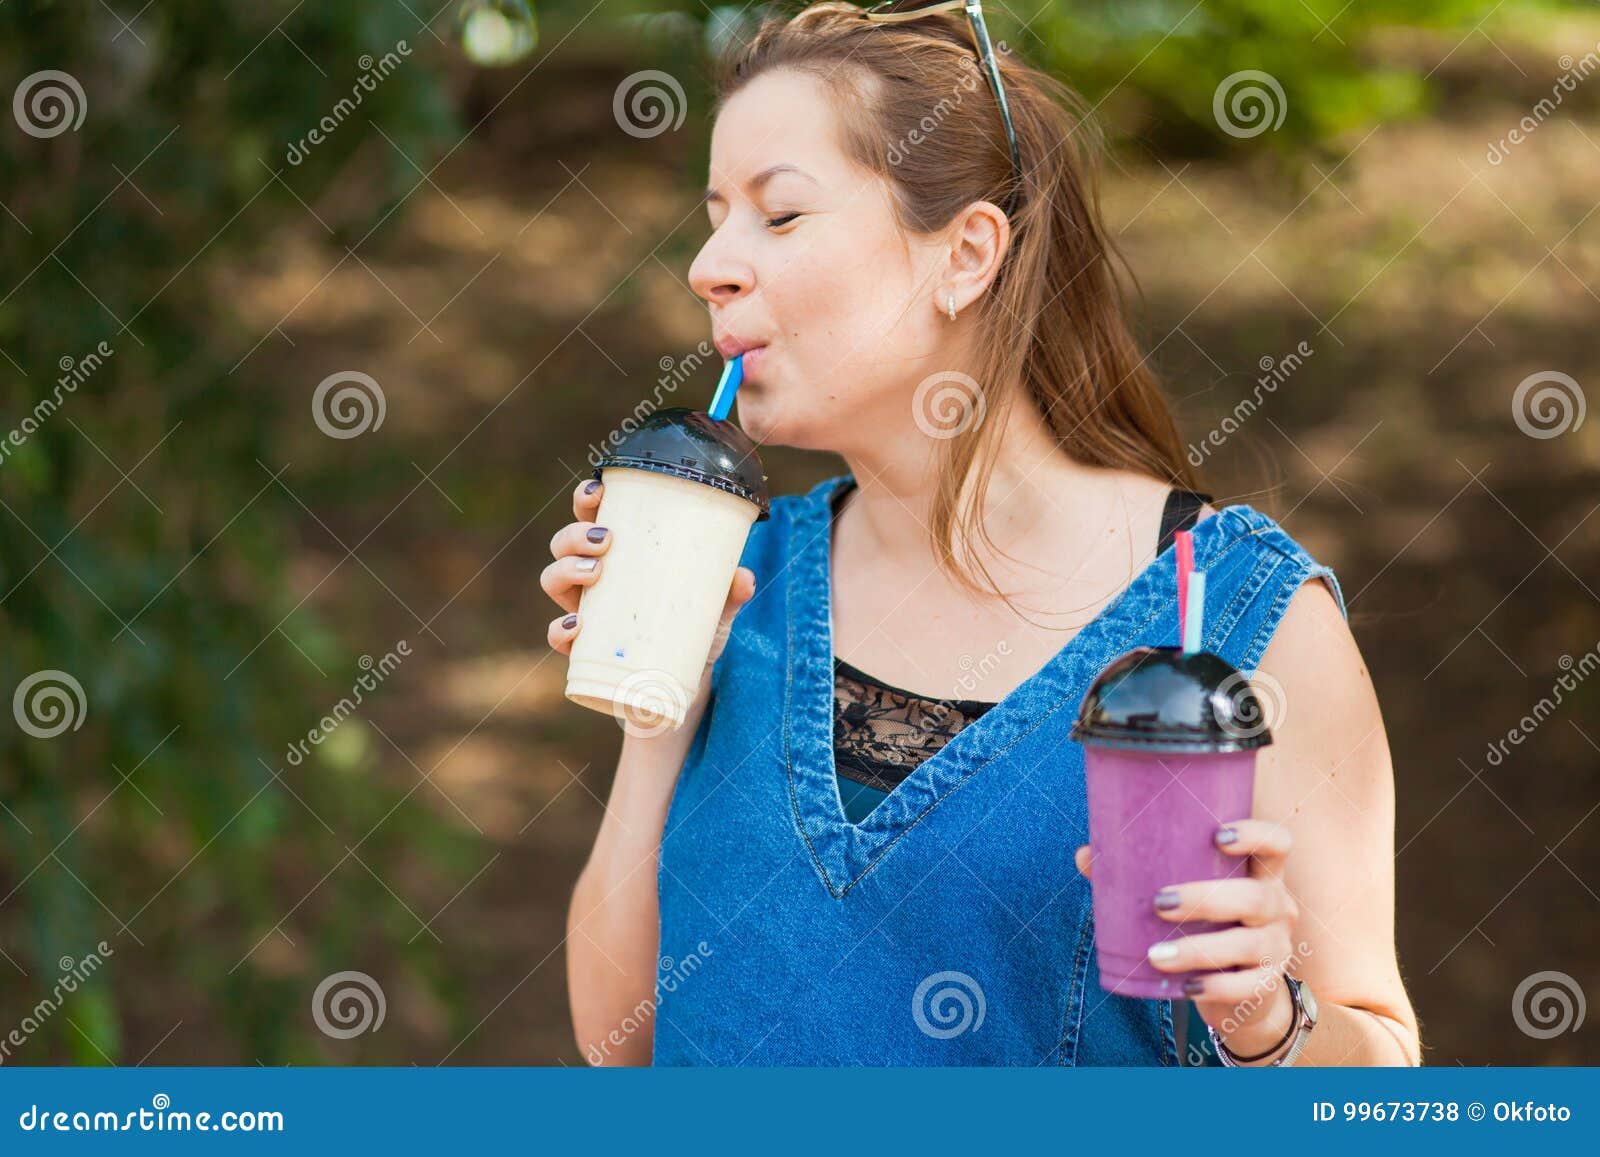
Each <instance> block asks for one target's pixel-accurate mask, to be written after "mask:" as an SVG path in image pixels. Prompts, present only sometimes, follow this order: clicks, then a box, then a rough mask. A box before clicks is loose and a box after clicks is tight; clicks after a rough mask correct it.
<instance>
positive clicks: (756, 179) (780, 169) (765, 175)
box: [700, 163, 818, 205]
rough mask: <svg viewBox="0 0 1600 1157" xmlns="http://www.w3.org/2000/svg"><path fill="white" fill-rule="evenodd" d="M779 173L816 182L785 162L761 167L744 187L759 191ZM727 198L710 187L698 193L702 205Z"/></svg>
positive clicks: (806, 173)
mask: <svg viewBox="0 0 1600 1157" xmlns="http://www.w3.org/2000/svg"><path fill="white" fill-rule="evenodd" d="M779 173H794V174H795V175H796V176H800V177H804V178H805V179H806V180H808V181H810V182H811V183H812V184H817V183H818V182H817V179H816V178H815V177H813V176H812V175H811V174H810V173H808V172H806V171H805V170H804V169H802V168H799V167H798V166H796V165H790V164H787V163H785V164H777V165H770V166H768V167H767V168H765V169H762V170H761V171H760V172H759V173H757V174H756V175H755V176H753V177H751V178H750V180H748V181H747V182H745V188H746V189H748V190H749V191H750V192H752V193H756V192H759V191H760V190H761V187H762V186H763V185H765V184H766V183H767V182H768V181H770V180H772V178H773V177H776V176H777V175H778V174H779ZM727 200H728V199H727V198H726V197H724V196H723V195H722V194H721V193H719V192H717V191H716V190H715V189H711V188H708V189H706V191H705V192H704V193H702V194H701V195H700V203H701V204H702V205H711V204H726V203H727Z"/></svg>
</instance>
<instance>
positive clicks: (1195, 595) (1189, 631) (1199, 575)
mask: <svg viewBox="0 0 1600 1157" xmlns="http://www.w3.org/2000/svg"><path fill="white" fill-rule="evenodd" d="M1188 595H1189V605H1188V607H1187V608H1186V609H1185V610H1184V614H1183V650H1184V653H1185V654H1188V655H1192V654H1193V653H1194V652H1196V651H1198V650H1199V649H1200V639H1201V636H1202V634H1203V632H1204V629H1205V628H1204V622H1203V618H1202V617H1203V616H1204V614H1205V609H1206V572H1205V571H1203V570H1197V571H1195V572H1194V573H1192V574H1191V575H1190V576H1189V590H1188Z"/></svg>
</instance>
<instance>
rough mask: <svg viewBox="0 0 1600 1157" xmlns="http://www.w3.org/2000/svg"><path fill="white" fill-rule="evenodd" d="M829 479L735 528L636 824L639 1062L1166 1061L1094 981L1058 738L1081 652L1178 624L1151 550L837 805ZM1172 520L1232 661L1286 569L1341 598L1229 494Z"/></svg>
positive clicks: (1147, 1032)
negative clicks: (681, 753)
mask: <svg viewBox="0 0 1600 1157" xmlns="http://www.w3.org/2000/svg"><path fill="white" fill-rule="evenodd" d="M849 481H851V476H850V475H848V474H843V475H837V476H835V477H833V478H829V479H827V480H825V481H823V482H820V483H818V484H817V485H816V486H814V487H813V488H812V489H811V490H810V491H808V492H807V493H805V494H802V495H786V496H783V497H780V498H777V499H775V500H774V501H773V503H772V517H771V519H770V520H769V521H764V522H758V523H756V524H755V526H754V527H753V528H752V530H751V534H750V538H749V540H748V542H747V543H746V546H745V550H744V553H743V556H742V558H741V563H742V564H743V565H745V566H748V567H750V568H751V569H752V570H753V571H754V572H755V574H756V581H757V589H756V595H755V597H754V598H753V599H752V600H751V601H750V603H748V604H747V605H746V606H745V607H744V608H743V609H742V610H741V611H740V613H739V615H738V617H737V619H735V621H734V627H733V632H732V634H731V635H730V636H729V639H728V643H727V647H726V648H725V650H724V652H723V654H722V656H721V657H720V658H719V659H718V660H717V663H716V665H715V666H714V668H713V669H712V690H711V698H710V700H709V703H708V705H707V708H706V713H705V715H704V716H703V717H702V719H701V722H700V726H699V728H698V730H697V731H696V733H695V736H694V739H693V742H692V744H691V746H690V749H689V753H688V756H687V758H686V759H685V762H684V766H683V769H682V772H681V774H680V776H679V779H678V783H677V786H676V789H675V791H674V794H673V798H672V804H671V807H670V809H669V811H668V815H667V821H666V829H665V834H664V836H663V838H662V842H661V857H660V865H659V872H658V886H659V895H660V904H661V947H660V959H659V960H658V972H657V984H656V1001H657V1005H656V1013H655V1017H654V1034H655V1063H657V1064H717V1065H883V1064H897V1065H917V1064H926V1065H1038V1064H1060V1065H1176V1064H1179V1063H1182V1062H1181V1061H1180V1058H1179V1056H1178V1046H1177V1040H1176V1037H1175V1034H1174V1031H1173V1002H1172V1001H1170V1000H1142V999H1137V998H1132V997H1123V996H1114V995H1111V994H1109V993H1106V992H1104V991H1102V990H1101V988H1100V984H1099V969H1098V966H1097V963H1096V960H1095V952H1094V922H1093V918H1092V912H1091V905H1090V892H1089V882H1088V881H1087V880H1085V879H1084V878H1083V877H1082V876H1081V875H1080V874H1079V872H1078V870H1077V867H1076V866H1075V864H1074V863H1073V851H1074V850H1075V849H1076V848H1077V847H1079V846H1080V845H1082V844H1084V843H1087V842H1088V804H1087V798H1086V795H1085V790H1084V774H1083V762H1084V761H1083V749H1082V747H1081V746H1080V745H1079V744H1077V743H1076V742H1075V741H1073V740H1072V739H1071V738H1070V737H1069V735H1068V729H1069V728H1070V727H1071V725H1072V723H1073V720H1074V718H1075V716H1076V713H1077V710H1078V706H1079V704H1080V702H1081V701H1082V699H1083V695H1084V693H1085V691H1086V690H1087V689H1088V686H1089V684H1090V683H1091V682H1092V681H1093V679H1094V677H1095V675H1096V674H1098V673H1099V672H1100V670H1101V669H1102V668H1104V667H1105V666H1106V664H1107V663H1109V662H1110V661H1111V660H1112V659H1114V658H1116V657H1117V656H1118V655H1120V654H1122V653H1123V652H1124V651H1126V650H1129V649H1130V648H1132V647H1135V646H1140V645H1150V646H1177V645H1179V642H1180V640H1179V637H1178V616H1177V579H1176V553H1175V548H1174V547H1168V548H1167V549H1166V550H1164V551H1163V552H1162V553H1161V554H1160V555H1159V556H1158V557H1157V558H1156V560H1155V561H1154V562H1153V563H1152V564H1151V565H1150V566H1148V567H1147V568H1146V569H1144V570H1143V571H1141V572H1140V573H1139V574H1138V575H1137V576H1135V577H1134V579H1133V580H1132V582H1131V583H1130V584H1129V585H1128V586H1127V587H1126V588H1125V589H1124V590H1123V591H1122V593H1121V594H1119V595H1118V596H1117V598H1116V599H1115V601H1113V602H1112V603H1111V604H1110V605H1109V606H1107V607H1106V608H1105V609H1104V610H1103V611H1102V612H1101V613H1100V614H1099V615H1098V616H1097V617H1096V618H1095V619H1094V620H1093V621H1091V622H1090V623H1089V624H1088V625H1087V626H1085V627H1084V628H1083V629H1082V630H1080V631H1079V632H1078V633H1077V634H1076V635H1074V636H1072V638H1071V639H1069V640H1068V642H1067V644H1066V646H1064V647H1063V648H1062V649H1061V650H1060V651H1059V652H1057V653H1056V654H1055V655H1054V656H1053V657H1052V658H1051V659H1050V660H1049V661H1048V662H1047V663H1046V664H1045V665H1044V666H1043V667H1042V668H1041V669H1040V670H1039V671H1037V672H1036V673H1035V674H1033V675H1032V676H1030V677H1029V678H1028V679H1026V680H1025V681H1024V682H1023V683H1022V684H1021V685H1020V686H1018V687H1017V688H1016V689H1015V690H1014V691H1012V692H1011V694H1009V695H1007V696H1006V697H1005V698H1004V699H1002V700H1001V702H1000V703H999V705H998V706H996V707H994V708H991V709H990V710H989V711H988V712H987V713H985V714H984V715H982V716H980V717H979V718H978V719H976V720H974V721H973V722H972V723H970V724H969V725H968V726H966V727H965V728H963V729H962V730H961V731H959V732H957V734H956V735H955V737H954V738H953V739H952V740H950V742H948V743H947V744H946V745H945V746H944V747H943V748H941V749H939V750H938V751H937V752H935V753H934V754H933V755H932V756H931V757H930V758H928V759H927V760H925V761H924V762H923V763H921V764H920V765H919V766H918V767H917V768H916V770H915V771H913V773H912V774H911V776H910V777H909V778H907V779H906V780H905V782H903V783H901V784H900V785H899V786H897V787H896V788H895V790H894V791H893V792H891V793H890V794H889V796H888V798H886V799H885V800H884V801H883V802H882V803H881V804H879V805H878V806H877V808H875V809H874V810H873V811H872V812H871V814H870V815H868V816H867V817H866V818H865V819H864V820H863V821H862V822H861V823H859V824H851V823H849V822H847V821H846V820H845V818H844V813H843V811H842V808H841V804H840V800H839V794H838V789H837V787H836V784H835V779H834V764H833V663H832V659H833V643H832V638H831V630H830V627H829V598H830V594H829V591H830V585H829V578H830V574H831V571H830V553H831V511H830V508H829V499H830V498H831V496H832V495H833V493H834V491H835V489H836V488H838V487H840V486H843V485H845V484H846V483H848V482H849ZM1192 533H1193V544H1194V553H1195V565H1196V567H1197V568H1200V569H1203V570H1204V571H1205V572H1206V590H1205V600H1206V601H1205V621H1204V626H1205V635H1204V639H1203V642H1202V646H1203V647H1204V649H1205V650H1208V651H1212V652H1215V653H1216V654H1219V655H1221V656H1222V657H1223V658H1225V659H1227V660H1228V661H1229V662H1230V663H1232V664H1233V665H1234V666H1235V667H1237V668H1238V669H1239V670H1240V671H1242V672H1244V673H1245V674H1246V675H1249V674H1251V673H1252V672H1253V671H1254V670H1255V667H1256V664H1257V663H1258V662H1259V661H1260V659H1261V655H1262V653H1263V652H1264V651H1265V650H1266V648H1267V644H1268V643H1269V642H1270V641H1271V639H1272V635H1273V632H1274V631H1275V630H1276V628H1277V625H1278V623H1279V621H1280V620H1281V619H1282V617H1283V614H1284V611H1285V609H1286V608H1287V607H1288V604H1289V600H1290V598H1291V597H1293V595H1294V593H1295V591H1296V590H1297V589H1298V588H1299V586H1300V584H1301V583H1303V582H1305V581H1306V580H1307V579H1309V578H1313V577H1320V578H1325V579H1326V581H1327V582H1328V584H1329V587H1330V588H1331V590H1332V591H1333V593H1334V595H1335V598H1336V599H1337V601H1338V603H1339V607H1340V610H1341V611H1343V610H1344V596H1343V593H1342V592H1341V591H1340V588H1339V583H1338V580H1337V579H1336V578H1335V577H1334V574H1333V571H1332V570H1331V569H1330V568H1328V567H1326V566H1322V565H1320V564H1318V563H1317V562H1316V561H1315V560H1314V559H1313V558H1312V557H1311V556H1310V555H1309V554H1307V553H1306V551H1305V550H1304V549H1303V548H1302V547H1301V546H1300V545H1299V544H1298V543H1296V542H1295V541H1294V540H1293V539H1292V538H1290V537H1289V535H1288V534H1287V533H1286V532H1285V531H1284V530H1283V529H1282V527H1280V526H1279V525H1278V524H1277V523H1276V522H1274V521H1273V520H1272V519H1271V518H1269V517H1267V516H1266V515H1264V514H1261V513H1260V512H1258V511H1256V510H1254V509H1253V508H1251V507H1249V506H1245V505H1240V506H1230V507H1227V508H1225V509H1223V510H1221V511H1219V512H1218V513H1217V514H1216V515H1215V516H1212V517H1209V518H1205V519H1202V520H1201V521H1200V522H1199V523H1197V524H1196V525H1195V526H1194V528H1193V532H1192ZM1180 1007H1181V1006H1180Z"/></svg>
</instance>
